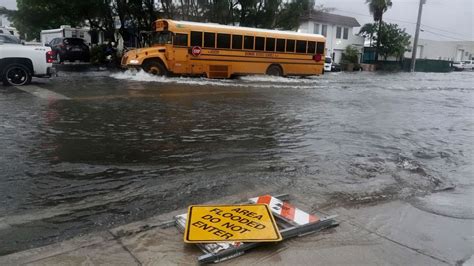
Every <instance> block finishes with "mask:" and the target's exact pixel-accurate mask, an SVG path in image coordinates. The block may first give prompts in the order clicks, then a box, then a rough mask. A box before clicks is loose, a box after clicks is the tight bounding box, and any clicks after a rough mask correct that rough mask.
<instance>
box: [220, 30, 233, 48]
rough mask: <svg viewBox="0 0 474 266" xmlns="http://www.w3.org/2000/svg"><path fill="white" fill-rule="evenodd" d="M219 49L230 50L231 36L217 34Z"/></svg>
mask: <svg viewBox="0 0 474 266" xmlns="http://www.w3.org/2000/svg"><path fill="white" fill-rule="evenodd" d="M217 48H224V49H226V48H227V49H229V48H230V34H223V33H218V34H217Z"/></svg>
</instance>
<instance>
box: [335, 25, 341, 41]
mask: <svg viewBox="0 0 474 266" xmlns="http://www.w3.org/2000/svg"><path fill="white" fill-rule="evenodd" d="M341 37H342V28H341V27H337V28H336V39H341Z"/></svg>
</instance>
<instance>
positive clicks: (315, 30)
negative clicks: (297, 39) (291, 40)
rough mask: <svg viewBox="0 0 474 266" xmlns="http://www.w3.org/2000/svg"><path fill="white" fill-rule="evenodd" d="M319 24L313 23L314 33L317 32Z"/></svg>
mask: <svg viewBox="0 0 474 266" xmlns="http://www.w3.org/2000/svg"><path fill="white" fill-rule="evenodd" d="M319 32H320V31H319V24H318V23H314V29H313V33H314V34H319Z"/></svg>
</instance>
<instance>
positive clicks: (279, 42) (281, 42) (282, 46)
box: [276, 39, 285, 52]
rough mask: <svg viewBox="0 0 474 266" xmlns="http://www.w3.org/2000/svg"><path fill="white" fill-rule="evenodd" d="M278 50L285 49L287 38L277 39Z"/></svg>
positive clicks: (282, 50)
mask: <svg viewBox="0 0 474 266" xmlns="http://www.w3.org/2000/svg"><path fill="white" fill-rule="evenodd" d="M276 48H277V49H276V50H277V52H284V51H285V39H277V45H276Z"/></svg>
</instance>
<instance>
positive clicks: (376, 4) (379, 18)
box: [366, 0, 392, 61]
mask: <svg viewBox="0 0 474 266" xmlns="http://www.w3.org/2000/svg"><path fill="white" fill-rule="evenodd" d="M366 3H367V4H368V5H369V11H370V13H371V14H372V16H373V17H374V21H375V22H378V23H379V24H378V30H377V32H378V34H377V38H379V37H381V36H382V34H381V28H382V23H383V14H384V13H385V12H387V10H388V9H389V8H390V7H392V1H391V0H366ZM379 43H380V42H377V44H379ZM378 54H379V46H377V50H376V52H375V61H377V60H378Z"/></svg>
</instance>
